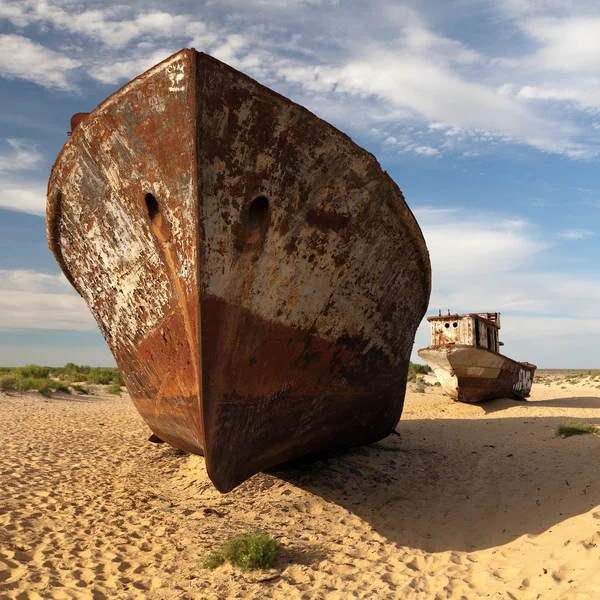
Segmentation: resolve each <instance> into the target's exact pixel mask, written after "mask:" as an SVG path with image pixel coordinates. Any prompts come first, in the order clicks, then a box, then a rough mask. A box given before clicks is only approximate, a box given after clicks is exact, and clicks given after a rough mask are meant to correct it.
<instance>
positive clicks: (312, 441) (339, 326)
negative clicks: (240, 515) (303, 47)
mask: <svg viewBox="0 0 600 600" xmlns="http://www.w3.org/2000/svg"><path fill="white" fill-rule="evenodd" d="M47 216H48V218H47V227H48V239H49V243H50V247H51V249H52V251H53V253H54V255H55V257H56V259H57V261H58V262H59V264H60V266H61V268H62V269H63V271H64V272H65V274H66V276H67V277H68V278H69V281H70V282H71V283H72V284H73V286H74V287H75V288H76V289H77V291H78V292H79V293H80V294H81V295H82V296H83V298H84V299H85V300H86V302H87V303H88V305H89V307H90V310H91V311H92V313H93V314H94V316H95V318H96V321H97V322H98V325H99V327H100V329H101V331H102V333H103V334H104V336H105V338H106V340H107V342H108V344H109V346H110V348H111V351H112V352H113V355H114V356H115V359H116V361H117V363H118V365H119V368H120V369H121V371H122V373H123V377H124V379H125V382H126V385H127V388H128V390H129V392H130V394H131V397H132V399H133V401H134V402H135V404H136V407H137V409H138V410H139V412H140V413H141V415H142V416H143V417H144V419H145V420H146V422H147V423H148V425H149V427H150V428H151V430H152V431H153V433H154V434H155V436H156V437H158V438H160V439H162V440H164V441H166V442H168V443H169V444H171V445H173V446H175V447H177V448H182V449H185V450H188V451H190V452H195V453H200V454H204V455H205V457H206V466H207V470H208V473H209V475H210V477H211V479H212V480H213V482H214V484H215V486H216V487H217V488H218V489H219V490H221V491H229V490H230V489H232V488H233V487H235V486H236V485H238V484H239V483H241V482H242V481H244V480H245V479H246V478H248V477H250V476H251V475H252V474H254V473H256V472H258V471H260V470H262V469H265V468H268V467H270V466H272V465H275V464H277V463H279V462H282V461H285V460H288V459H292V458H295V457H298V456H301V455H304V454H307V453H310V452H317V451H321V450H325V449H329V448H339V447H344V446H353V445H358V444H364V443H370V442H374V441H376V440H378V439H381V438H383V437H385V436H387V435H388V434H389V433H390V432H391V431H392V430H393V428H394V427H395V425H396V423H397V421H398V419H399V417H400V414H401V412H402V405H403V401H404V392H405V384H406V373H407V366H408V360H409V356H410V352H411V349H412V344H413V341H414V335H415V331H416V328H417V326H418V324H419V322H420V320H421V318H422V317H423V315H424V313H425V310H426V307H427V303H428V299H429V293H430V265H429V256H428V253H427V249H426V246H425V242H424V240H423V236H422V234H421V231H420V229H419V227H418V224H417V222H416V220H415V219H414V217H413V215H412V213H411V212H410V210H409V208H408V207H407V205H406V203H405V201H404V198H403V196H402V194H401V192H400V190H399V189H398V187H397V186H396V185H395V183H394V182H393V181H392V180H391V179H390V178H389V177H388V176H387V175H386V174H385V173H383V172H382V171H381V168H380V167H379V164H378V163H377V161H376V160H375V158H374V157H373V156H372V155H370V154H368V153H367V152H365V151H364V150H362V149H361V148H359V147H358V146H356V145H355V144H354V143H353V142H352V141H351V140H350V139H349V138H348V137H347V136H345V135H344V134H342V133H341V132H339V131H338V130H336V129H335V128H333V127H331V126H330V125H329V124H327V123H325V122H324V121H322V120H320V119H318V118H317V117H315V116H314V115H312V114H311V113H310V112H308V111H307V110H305V109H304V108H302V107H300V106H298V105H296V104H294V103H292V102H290V101H289V100H287V99H286V98H283V97H282V96H280V95H278V94H276V93H274V92H272V91H271V90H269V89H267V88H265V87H263V86H261V85H260V84H258V83H257V82H255V81H253V80H252V79H250V78H248V77H246V76H244V75H242V74H241V73H239V72H237V71H235V70H234V69H231V68H230V67H228V66H227V65H224V64H223V63H220V62H219V61H216V60H215V59H213V58H211V57H209V56H206V55H203V54H199V53H197V52H195V51H194V50H183V51H181V52H179V53H177V54H175V55H174V56H172V57H170V58H169V59H167V60H166V61H164V62H163V63H161V64H160V65H157V66H156V67H154V68H153V69H150V71H148V72H147V73H144V74H143V75H141V76H140V77H138V78H137V79H135V80H133V81H132V82H130V83H129V84H127V85H126V86H124V87H123V88H122V89H121V90H119V91H117V92H116V93H115V94H113V96H111V97H110V98H108V99H107V100H106V101H105V102H104V103H102V104H101V105H100V106H99V107H98V108H97V109H96V110H94V111H93V112H92V113H90V114H89V115H86V116H85V118H82V119H80V120H79V122H78V124H77V125H76V128H74V130H73V134H72V137H71V139H70V140H69V141H68V142H67V144H65V147H64V148H63V150H62V151H61V153H60V155H59V157H58V159H57V161H56V163H55V165H54V167H53V170H52V175H51V178H50V182H49V186H48V215H47Z"/></svg>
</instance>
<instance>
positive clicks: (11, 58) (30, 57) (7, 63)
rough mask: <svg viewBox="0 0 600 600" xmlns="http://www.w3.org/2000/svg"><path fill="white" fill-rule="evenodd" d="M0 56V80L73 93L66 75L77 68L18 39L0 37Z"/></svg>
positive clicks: (77, 63)
mask: <svg viewBox="0 0 600 600" xmlns="http://www.w3.org/2000/svg"><path fill="white" fill-rule="evenodd" d="M0 56H2V60H1V61H0V76H2V77H5V78H8V79H23V80H25V81H31V82H33V83H37V84H39V85H41V86H44V87H48V88H58V89H62V90H72V89H74V86H73V84H72V83H70V82H69V74H70V72H71V71H73V69H76V68H77V67H79V66H80V65H81V63H80V61H78V60H75V59H72V58H69V57H67V56H64V55H63V54H60V53H58V52H55V51H54V50H50V49H49V48H45V47H44V46H42V45H41V44H38V43H36V42H34V41H32V40H30V39H29V38H26V37H24V36H22V35H0Z"/></svg>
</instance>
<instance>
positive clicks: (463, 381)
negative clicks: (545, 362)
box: [418, 345, 536, 403]
mask: <svg viewBox="0 0 600 600" xmlns="http://www.w3.org/2000/svg"><path fill="white" fill-rule="evenodd" d="M418 354H419V356H420V357H421V358H422V359H423V360H424V361H425V362H426V363H427V364H428V365H429V366H430V367H431V368H432V370H433V372H434V373H435V375H436V377H437V379H438V381H439V382H440V384H441V386H442V389H443V390H444V392H446V394H447V395H448V396H450V397H451V398H452V399H453V400H456V401H458V402H467V403H475V402H483V401H485V400H493V399H496V398H515V399H517V400H522V399H524V398H527V397H528V396H529V393H530V391H531V385H532V383H533V376H534V373H535V369H536V367H535V366H534V365H531V364H529V363H520V362H517V361H515V360H512V359H511V358H508V357H507V356H503V355H502V354H499V353H497V352H493V351H491V350H488V349H487V348H475V347H473V346H470V345H448V346H439V347H429V348H423V349H421V350H419V351H418Z"/></svg>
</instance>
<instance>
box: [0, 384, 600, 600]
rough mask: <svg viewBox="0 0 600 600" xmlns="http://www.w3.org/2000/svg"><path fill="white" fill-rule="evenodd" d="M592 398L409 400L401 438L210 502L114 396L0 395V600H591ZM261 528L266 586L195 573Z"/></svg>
mask: <svg viewBox="0 0 600 600" xmlns="http://www.w3.org/2000/svg"><path fill="white" fill-rule="evenodd" d="M570 419H575V420H578V421H582V422H584V423H593V424H600V390H599V389H597V388H595V387H594V386H592V385H588V386H585V385H581V384H578V385H564V384H562V385H556V384H552V385H543V384H536V385H534V389H533V393H532V397H531V399H530V401H528V402H516V401H512V400H499V401H494V402H489V403H487V404H483V405H477V406H475V405H463V404H457V403H453V402H451V401H450V400H448V399H447V398H446V397H444V396H442V395H440V394H439V388H434V387H429V388H427V391H426V393H424V394H419V393H414V392H410V391H409V393H408V394H407V400H406V405H405V411H404V414H403V417H402V420H401V421H400V423H399V424H398V427H397V431H398V433H399V436H390V437H389V438H387V439H386V440H384V441H382V442H380V443H378V444H376V445H373V446H370V447H362V448H356V449H354V450H351V451H349V452H340V453H335V454H329V455H327V456H323V457H320V458H318V459H313V460H304V461H298V462H295V463H293V464H289V465H286V466H284V467H279V468H277V469H275V470H273V471H271V472H269V473H266V474H260V475H258V476H256V477H254V478H252V479H251V480H249V481H248V482H246V483H245V484H243V485H242V486H240V487H239V488H237V489H236V490H234V491H233V492H232V493H230V494H227V495H221V494H219V493H218V492H217V491H216V490H215V489H214V488H213V487H212V486H211V484H210V481H209V480H208V478H207V476H206V472H205V470H204V464H203V459H202V458H201V457H197V456H189V455H185V454H182V453H180V452H177V451H174V450H173V449H170V448H169V447H168V446H166V445H154V444H151V443H149V442H147V438H148V435H149V431H148V429H147V427H146V426H145V424H144V423H143V421H142V419H141V418H140V417H139V416H138V414H137V412H136V411H135V409H134V408H133V405H132V403H131V402H130V400H129V398H127V397H126V396H125V395H124V396H123V397H121V398H115V397H90V398H86V397H70V396H60V397H53V398H44V397H42V396H40V395H39V394H32V395H24V396H20V395H14V396H2V397H0V448H1V453H0V598H2V599H8V598H11V599H19V600H24V599H31V600H34V599H38V600H39V599H42V598H43V599H54V600H59V599H66V598H77V599H79V598H82V599H84V598H85V599H87V598H90V599H95V600H101V599H107V598H108V599H112V598H140V599H141V598H143V599H150V600H162V599H165V600H166V599H171V598H173V599H174V598H178V599H186V600H190V599H207V600H213V599H214V600H216V599H225V598H256V599H258V598H261V599H262V598H285V599H286V600H293V599H302V600H309V599H310V600H313V599H327V600H346V599H348V598H376V599H387V598H402V599H407V600H408V599H417V598H418V599H429V598H431V599H435V600H441V599H445V598H451V599H465V598H467V599H471V598H503V599H538V598H542V599H544V600H555V599H569V600H583V599H592V598H593V599H597V598H600V569H599V568H598V567H599V566H600V562H599V561H600V477H599V476H598V475H599V467H598V464H599V457H600V438H598V437H594V436H591V435H585V436H577V437H571V438H567V439H563V438H559V437H556V436H555V429H556V426H557V425H558V424H559V423H562V422H564V421H567V420H570ZM255 527H259V528H261V529H263V530H264V531H266V532H268V533H269V534H271V535H272V536H274V537H275V538H276V539H278V540H279V541H280V543H281V545H282V548H283V549H282V552H281V554H280V556H279V558H278V561H277V565H276V568H277V572H278V573H279V574H280V576H279V577H278V578H276V579H274V580H271V581H268V582H265V581H262V582H261V581H258V580H260V579H261V574H260V573H257V572H242V571H238V570H235V569H233V568H231V567H229V566H224V567H221V568H219V569H217V570H216V571H214V572H209V571H206V570H203V569H202V568H201V566H200V564H201V561H202V559H203V557H204V556H205V555H206V554H207V553H208V552H210V551H212V550H215V549H216V548H217V547H218V546H219V544H220V543H221V542H222V541H224V540H225V539H227V538H228V537H229V536H231V535H233V534H237V533H242V532H244V531H246V530H247V529H251V528H255Z"/></svg>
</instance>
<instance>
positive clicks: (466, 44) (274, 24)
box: [0, 0, 600, 368]
mask: <svg viewBox="0 0 600 600" xmlns="http://www.w3.org/2000/svg"><path fill="white" fill-rule="evenodd" d="M165 6H167V4H165V3H163V2H161V3H157V2H153V1H152V0H150V1H147V0H145V1H144V2H143V3H142V2H138V1H137V0H130V1H129V2H128V3H127V4H125V3H123V4H119V3H112V4H111V3H107V2H98V3H94V2H82V1H78V0H46V1H45V0H37V1H36V0H15V1H12V0H0V91H1V93H0V364H2V365H17V364H24V363H29V362H37V363H44V364H64V363H65V362H67V361H73V362H78V363H88V364H98V365H99V364H106V365H108V364H113V363H112V357H111V355H110V352H109V351H108V349H107V347H106V344H105V343H104V341H103V339H102V336H101V335H100V333H99V332H98V330H97V327H96V325H95V322H94V320H93V319H92V317H91V316H90V314H89V312H88V310H87V308H86V306H85V304H84V303H83V301H82V300H81V299H80V298H79V297H78V296H77V295H76V294H75V292H73V291H72V290H71V288H70V286H69V285H68V284H67V282H66V281H65V279H64V278H63V276H62V275H61V273H60V271H59V269H58V267H57V265H56V264H55V262H54V259H53V257H52V256H51V254H50V252H49V251H48V249H47V244H46V239H45V228H44V227H45V226H44V210H45V186H46V182H47V179H48V175H49V171H50V168H51V166H52V163H53V160H54V158H55V157H56V155H57V154H58V151H59V150H60V148H61V146H62V145H63V144H64V142H65V141H66V139H67V137H66V132H67V130H68V129H69V119H70V117H71V115H72V114H73V113H75V112H80V111H89V110H92V109H93V108H94V107H95V106H97V105H98V104H99V103H100V102H101V101H102V100H103V99H104V98H106V97H107V96H108V95H109V94H111V93H112V92H113V91H114V90H116V89H118V88H119V87H120V86H122V85H123V84H124V83H126V82H127V81H128V80H129V79H131V78H133V77H135V76H136V75H138V74H139V73H141V72H143V71H144V70H145V69H147V68H149V67H151V66H152V65H154V64H156V63H157V62H159V61H160V60H162V59H163V58H166V57H167V56H169V55H170V54H172V53H173V52H175V51H177V50H179V49H180V48H183V47H186V46H187V47H190V46H191V47H195V48H196V49H197V50H201V51H204V52H208V53H209V54H212V55H213V56H215V57H217V58H219V59H220V60H223V61H225V62H227V63H229V64H230V65H232V66H234V67H236V68H237V69H239V70H241V71H243V72H245V73H247V74H248V75H250V76H252V77H254V78H255V79H257V80H258V81H260V82H261V83H263V84H265V85H268V86H269V87H272V88H274V89H275V90H277V91H279V92H281V93H283V94H284V95H286V96H288V97H290V98H292V99H293V100H295V101H296V102H299V103H300V104H303V105H304V106H306V107H308V108H309V109H310V110H312V111H313V112H315V113H316V114H317V115H319V116H320V117H322V118H324V119H326V120H328V121H330V122H331V123H333V124H334V125H335V126H337V127H338V128H340V129H342V130H343V131H344V132H346V133H348V134H349V135H350V136H351V137H352V138H353V139H354V140H355V141H356V142H357V143H359V144H360V145H362V146H363V147H365V148H367V149H368V150H369V151H371V152H372V153H374V154H375V155H376V156H377V158H378V159H379V161H380V162H381V164H382V166H383V168H384V169H386V170H387V171H388V172H389V174H390V175H391V176H392V177H393V179H394V180H395V181H396V182H397V183H398V185H399V186H400V188H401V189H402V191H403V192H404V194H405V196H406V199H407V201H408V203H409V205H410V206H411V208H412V209H413V211H414V212H415V214H416V216H417V219H418V220H419V223H420V225H421V227H422V229H423V232H424V234H425V238H426V240H427V244H428V247H429V250H430V253H431V259H432V264H433V293H432V297H431V304H430V308H431V311H430V314H433V313H437V310H438V309H440V308H441V309H444V310H445V309H451V310H452V311H459V312H463V311H465V312H471V311H500V312H502V326H503V327H502V332H501V333H502V334H503V335H502V339H503V340H504V342H505V346H504V350H505V352H506V353H507V354H508V355H510V356H512V357H514V358H516V359H518V360H527V361H529V362H533V363H535V364H537V365H538V366H540V367H548V368H551V367H573V368H576V367H581V368H593V367H596V368H600V335H598V336H596V334H597V333H598V334H600V320H599V319H598V318H597V312H596V311H597V307H598V305H599V304H600V302H599V301H600V273H599V269H598V262H599V260H598V258H599V256H600V253H599V250H600V244H599V236H598V234H599V228H598V222H599V215H600V181H599V176H600V169H599V163H600V138H599V135H600V4H599V3H598V2H597V1H594V2H592V1H587V0H581V1H577V0H571V1H570V0H560V1H558V0H495V1H493V2H490V1H487V2H486V1H484V0H445V1H444V2H440V1H439V0H437V1H435V2H434V1H430V0H418V1H414V2H398V1H392V0H365V1H360V0H351V1H344V0H337V1H335V0H331V1H330V0H206V1H204V2H202V1H194V2H177V1H175V2H172V3H171V4H170V5H169V6H170V7H169V8H168V9H166V8H165ZM428 340H429V333H428V326H427V324H424V325H423V326H422V327H421V328H420V330H419V333H418V335H417V341H416V344H415V349H416V348H418V347H421V346H425V345H427V344H428Z"/></svg>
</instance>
